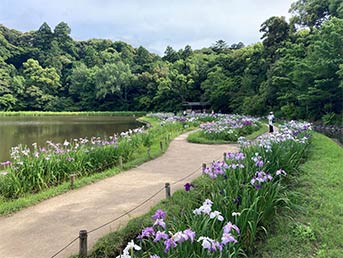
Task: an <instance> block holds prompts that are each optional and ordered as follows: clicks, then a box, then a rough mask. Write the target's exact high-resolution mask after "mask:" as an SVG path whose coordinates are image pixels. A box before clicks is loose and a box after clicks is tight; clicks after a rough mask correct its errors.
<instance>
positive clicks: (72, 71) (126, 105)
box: [0, 0, 343, 122]
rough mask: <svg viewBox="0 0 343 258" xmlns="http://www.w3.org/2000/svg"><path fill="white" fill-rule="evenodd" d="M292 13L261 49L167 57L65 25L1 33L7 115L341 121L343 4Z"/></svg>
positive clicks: (267, 28) (312, 4) (307, 3)
mask: <svg viewBox="0 0 343 258" xmlns="http://www.w3.org/2000/svg"><path fill="white" fill-rule="evenodd" d="M290 12H291V13H292V15H293V17H292V19H291V20H290V22H287V21H286V20H285V18H284V17H271V18H269V19H267V20H266V21H265V22H264V23H263V24H262V25H261V28H260V31H261V32H262V38H261V40H262V41H261V42H259V43H256V44H254V45H249V46H244V44H243V43H237V44H233V45H231V46H229V45H228V44H227V43H226V42H225V41H223V40H218V41H217V42H215V43H214V44H213V45H212V46H209V47H208V48H204V49H200V50H193V49H192V48H191V46H185V48H184V49H180V50H178V51H176V50H174V49H173V48H172V47H170V46H168V47H167V48H166V50H165V53H164V56H163V57H160V56H158V55H156V54H153V53H150V52H149V51H148V50H147V49H145V48H144V47H142V46H141V47H139V48H134V47H132V46H130V45H129V44H127V43H125V42H113V41H111V40H104V39H91V40H88V41H75V40H73V39H72V38H71V36H70V32H71V28H70V27H69V26H68V24H66V23H64V22H61V23H59V24H58V25H57V26H56V27H55V28H54V29H51V28H50V27H49V25H48V24H47V23H43V24H42V25H41V27H40V28H39V29H38V30H37V31H31V32H25V33H22V32H19V31H16V30H13V29H9V28H6V27H5V26H2V25H0V110H50V111H62V110H64V111H69V110H70V111H77V110H109V111H113V110H148V111H150V110H152V111H158V110H163V111H176V110H181V109H183V108H184V107H183V106H182V103H184V102H190V101H204V102H209V103H210V105H211V108H213V109H214V110H216V111H219V110H220V111H222V112H227V113H236V112H237V113H245V114H251V115H264V114H266V113H267V112H268V111H270V110H273V111H274V112H276V113H277V115H278V116H279V117H284V118H288V119H291V118H297V119H308V120H319V119H323V120H324V121H326V122H330V121H334V120H336V121H339V120H340V117H341V114H342V100H343V94H342V91H343V2H342V1H341V0H298V1H297V2H295V3H293V4H292V6H291V9H290ZM237 29H239V27H237ZM257 29H258V28H257Z"/></svg>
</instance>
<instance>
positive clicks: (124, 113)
mask: <svg viewBox="0 0 343 258" xmlns="http://www.w3.org/2000/svg"><path fill="white" fill-rule="evenodd" d="M68 115H71V116H77V115H82V116H137V117H141V116H144V115H146V112H141V111H113V112H111V111H80V112H49V111H0V116H68Z"/></svg>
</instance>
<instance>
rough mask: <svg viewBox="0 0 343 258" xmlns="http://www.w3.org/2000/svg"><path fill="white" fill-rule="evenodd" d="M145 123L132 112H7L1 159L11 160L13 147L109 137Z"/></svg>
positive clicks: (0, 128)
mask: <svg viewBox="0 0 343 258" xmlns="http://www.w3.org/2000/svg"><path fill="white" fill-rule="evenodd" d="M139 126H142V124H141V123H140V122H138V121H136V118H135V117H133V116H84V115H75V116H74V115H68V116H4V117H0V162H1V161H6V160H9V158H10V150H11V147H14V146H17V145H19V144H22V145H27V146H31V145H32V143H37V144H38V145H40V146H44V145H45V143H46V141H48V140H51V141H53V142H55V143H58V142H60V143H63V141H64V140H70V139H74V138H80V137H82V138H84V137H88V138H90V137H92V136H99V137H107V136H111V135H113V134H114V133H120V132H124V131H127V130H129V129H134V128H137V127H139Z"/></svg>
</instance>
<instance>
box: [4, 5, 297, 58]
mask: <svg viewBox="0 0 343 258" xmlns="http://www.w3.org/2000/svg"><path fill="white" fill-rule="evenodd" d="M1 1H2V4H1V6H0V13H2V14H3V17H2V19H3V20H2V21H0V22H3V23H4V25H5V26H8V27H10V28H14V29H19V30H21V31H28V30H36V29H38V28H39V26H40V25H41V24H42V23H43V22H44V21H46V22H48V24H49V25H50V26H51V27H54V26H55V25H56V24H57V23H59V22H60V21H65V22H67V23H68V24H69V26H70V27H71V29H72V36H73V37H75V38H76V39H89V38H111V39H113V40H125V41H127V42H128V43H131V44H133V45H134V46H139V45H143V46H145V47H147V48H149V49H154V50H157V51H158V52H159V53H163V51H164V49H165V48H166V46H167V45H171V46H173V47H174V48H176V49H178V48H180V47H184V46H185V45H187V44H189V45H191V46H192V47H193V49H197V48H201V47H207V46H210V45H211V44H212V43H214V42H215V41H216V40H218V39H223V40H225V41H227V42H228V43H229V44H232V43H236V42H239V41H242V42H244V43H245V44H250V43H253V42H257V41H258V40H259V38H260V33H259V28H260V25H261V24H262V23H263V22H264V21H265V20H266V19H268V18H269V17H271V16H281V15H283V16H288V17H289V15H288V9H289V7H290V5H291V2H292V0H145V1H143V0H126V1H120V0H112V1H111V0H59V1H57V0H50V1H48V0H22V1H20V0H1Z"/></svg>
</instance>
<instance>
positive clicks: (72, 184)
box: [69, 174, 76, 189]
mask: <svg viewBox="0 0 343 258" xmlns="http://www.w3.org/2000/svg"><path fill="white" fill-rule="evenodd" d="M75 176H76V174H70V176H69V177H70V188H71V189H74V183H75Z"/></svg>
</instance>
